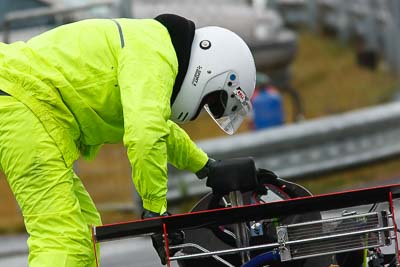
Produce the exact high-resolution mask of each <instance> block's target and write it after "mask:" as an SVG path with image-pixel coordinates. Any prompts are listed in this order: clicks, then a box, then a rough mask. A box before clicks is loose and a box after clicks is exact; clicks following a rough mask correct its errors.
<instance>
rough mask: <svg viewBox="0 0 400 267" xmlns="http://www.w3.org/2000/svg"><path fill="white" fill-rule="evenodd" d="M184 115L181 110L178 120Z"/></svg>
mask: <svg viewBox="0 0 400 267" xmlns="http://www.w3.org/2000/svg"><path fill="white" fill-rule="evenodd" d="M182 115H183V112H181V114H179V116H178V120H179V119H180V118H181V117H182Z"/></svg>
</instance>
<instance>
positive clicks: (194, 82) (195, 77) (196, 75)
mask: <svg viewBox="0 0 400 267" xmlns="http://www.w3.org/2000/svg"><path fill="white" fill-rule="evenodd" d="M202 69H203V67H202V66H197V68H196V72H195V73H194V76H193V80H192V84H193V86H197V83H198V82H199V78H200V74H201V70H202Z"/></svg>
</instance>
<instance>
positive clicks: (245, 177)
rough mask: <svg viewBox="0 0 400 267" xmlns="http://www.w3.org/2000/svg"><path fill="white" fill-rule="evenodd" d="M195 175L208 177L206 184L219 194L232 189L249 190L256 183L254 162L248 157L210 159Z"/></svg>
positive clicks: (255, 185)
mask: <svg viewBox="0 0 400 267" xmlns="http://www.w3.org/2000/svg"><path fill="white" fill-rule="evenodd" d="M196 175H197V177H199V178H200V179H203V178H205V177H208V178H207V183H206V185H207V186H208V187H211V188H212V190H213V193H214V194H219V195H225V194H228V193H229V192H233V191H242V192H246V191H250V190H253V189H255V188H256V187H257V185H258V180H257V171H256V167H255V163H254V160H253V159H252V158H250V157H247V158H234V159H226V160H213V159H210V160H208V162H207V164H206V166H204V168H203V169H201V170H200V171H199V172H197V173H196Z"/></svg>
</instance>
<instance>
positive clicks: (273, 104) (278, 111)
mask: <svg viewBox="0 0 400 267" xmlns="http://www.w3.org/2000/svg"><path fill="white" fill-rule="evenodd" d="M252 103H253V108H254V110H253V112H254V113H253V123H254V128H255V129H256V130H258V129H264V128H269V127H273V126H279V125H282V124H283V123H284V114H283V106H282V97H281V95H280V94H279V92H278V91H277V90H275V89H271V88H267V89H261V90H259V92H258V94H257V95H256V96H255V97H254V98H253V100H252Z"/></svg>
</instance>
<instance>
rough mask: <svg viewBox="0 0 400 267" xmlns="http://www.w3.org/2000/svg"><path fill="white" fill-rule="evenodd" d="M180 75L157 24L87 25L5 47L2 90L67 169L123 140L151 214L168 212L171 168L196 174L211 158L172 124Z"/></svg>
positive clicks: (0, 48) (0, 61)
mask: <svg viewBox="0 0 400 267" xmlns="http://www.w3.org/2000/svg"><path fill="white" fill-rule="evenodd" d="M177 70H178V61H177V57H176V54H175V50H174V47H173V45H172V43H171V39H170V36H169V34H168V31H167V29H166V28H165V27H164V26H163V25H162V24H160V23H159V22H157V21H155V20H152V19H142V20H135V19H117V20H111V19H92V20H85V21H80V22H76V23H72V24H68V25H64V26H61V27H58V28H56V29H54V30H51V31H48V32H46V33H44V34H41V35H39V36H37V37H35V38H33V39H31V40H29V41H28V42H26V43H24V42H16V43H13V44H9V45H7V44H3V43H0V89H1V90H3V91H5V92H7V93H9V94H10V95H12V96H13V97H15V98H16V99H17V100H19V101H21V102H22V103H24V104H25V105H26V106H27V107H28V108H30V109H31V110H32V111H33V113H34V114H35V115H36V116H37V117H38V118H39V120H40V121H41V122H42V124H43V125H44V127H45V129H46V130H47V131H48V133H49V135H50V136H51V137H52V138H53V139H54V141H55V142H56V143H57V145H58V147H59V149H60V151H61V152H62V155H63V157H64V160H65V162H66V165H67V166H71V165H72V163H73V162H74V161H75V160H76V159H77V158H78V157H79V152H81V154H82V155H83V157H84V158H87V159H90V158H93V157H94V156H95V154H96V152H97V151H98V149H99V148H100V146H101V145H102V144H105V143H117V142H120V141H121V140H123V142H124V145H125V146H126V148H127V151H128V152H127V153H128V157H129V160H130V163H131V166H132V178H133V181H134V183H135V186H136V189H137V190H138V192H139V194H140V195H141V197H142V199H143V206H144V208H146V209H148V210H151V211H154V212H164V211H165V209H166V207H167V206H166V205H167V204H166V193H167V161H168V162H170V163H171V164H172V165H174V166H175V167H177V168H179V169H186V170H190V171H192V172H196V171H198V170H200V169H201V168H202V167H203V166H204V165H205V164H206V161H207V159H208V157H207V155H206V154H205V153H204V152H203V151H202V150H201V149H199V148H198V147H197V146H196V145H195V144H194V142H192V141H191V140H190V138H189V137H188V136H187V134H186V133H185V132H184V131H183V130H182V129H181V128H180V127H179V126H177V125H176V124H175V123H173V122H172V121H170V120H169V117H170V113H171V109H170V97H171V94H172V88H173V85H174V82H175V77H176V75H177ZM27 149H29V148H27Z"/></svg>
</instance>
